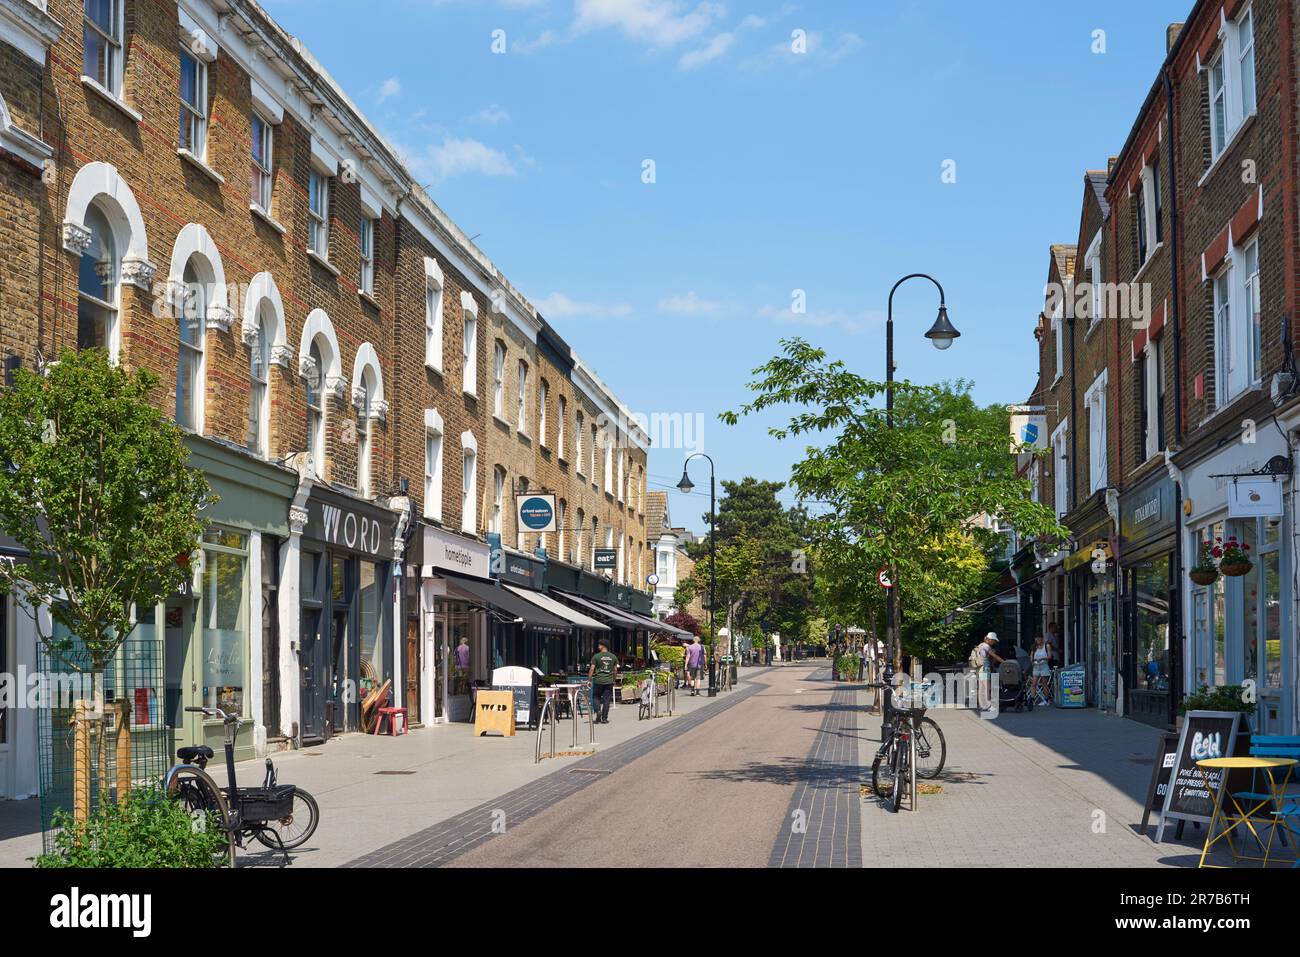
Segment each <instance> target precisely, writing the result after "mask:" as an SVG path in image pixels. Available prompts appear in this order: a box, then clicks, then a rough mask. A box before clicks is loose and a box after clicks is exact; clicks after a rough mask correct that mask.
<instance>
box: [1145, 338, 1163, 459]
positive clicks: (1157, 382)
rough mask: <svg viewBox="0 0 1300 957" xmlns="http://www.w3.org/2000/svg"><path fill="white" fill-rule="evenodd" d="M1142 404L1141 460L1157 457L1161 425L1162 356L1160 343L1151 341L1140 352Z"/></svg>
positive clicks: (1159, 450)
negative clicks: (1143, 407) (1144, 409)
mask: <svg viewBox="0 0 1300 957" xmlns="http://www.w3.org/2000/svg"><path fill="white" fill-rule="evenodd" d="M1142 352H1143V362H1142V404H1143V405H1144V406H1145V408H1146V411H1145V417H1146V425H1147V427H1146V433H1145V434H1144V435H1143V436H1142V453H1143V459H1144V460H1146V459H1150V458H1151V457H1152V456H1155V455H1159V454H1160V452H1161V451H1163V450H1162V449H1161V448H1160V432H1161V426H1162V425H1163V423H1162V422H1161V421H1160V418H1161V417H1160V393H1161V389H1162V387H1163V385H1164V382H1163V375H1162V373H1163V371H1164V370H1163V368H1162V367H1161V363H1162V362H1163V360H1164V356H1163V355H1162V354H1161V353H1162V350H1161V348H1160V341H1159V340H1157V339H1153V340H1150V341H1148V342H1147V344H1146V346H1145V347H1144V348H1143V350H1142Z"/></svg>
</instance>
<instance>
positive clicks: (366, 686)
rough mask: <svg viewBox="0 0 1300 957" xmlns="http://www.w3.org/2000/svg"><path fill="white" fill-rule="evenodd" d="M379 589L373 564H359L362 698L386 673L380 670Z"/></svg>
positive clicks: (379, 683)
mask: <svg viewBox="0 0 1300 957" xmlns="http://www.w3.org/2000/svg"><path fill="white" fill-rule="evenodd" d="M381 588H382V581H381V576H379V575H378V574H377V573H376V567H375V563H374V562H365V561H363V562H361V578H360V587H359V591H358V599H359V602H358V604H359V616H360V617H359V620H358V629H359V631H360V641H361V665H360V667H361V689H360V690H361V696H362V698H363V699H364V698H365V696H366V695H368V694H370V693H371V692H372V691H374V690H375V689H376V688H378V687H379V686H380V685H381V684H383V681H384V675H385V673H386V671H387V669H386V668H385V667H384V661H385V656H384V648H385V642H384V637H383V615H382V614H381V613H380V600H381V599H382V598H383V594H382V590H381Z"/></svg>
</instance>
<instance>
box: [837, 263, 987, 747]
mask: <svg viewBox="0 0 1300 957" xmlns="http://www.w3.org/2000/svg"><path fill="white" fill-rule="evenodd" d="M909 279H928V280H930V282H932V283H934V287H935V288H936V289H938V290H939V315H938V317H937V318H936V319H935V320H934V325H932V326H931V327H930V329H929V331H927V332H926V334H925V337H926V338H927V339H929V340H930V342H931V343H933V344H934V347H935V348H936V349H938V350H940V351H941V352H942V351H943V350H945V349H947V348H948V347H949V346H951V345H952V341H953V340H954V339H956V338H957V337H958V336H960V335H961V333H960V332H958V331H957V329H956V327H955V326H954V325H953V324H952V323H951V322H949V321H948V306H947V305H946V303H945V302H944V295H943V286H941V285H939V280H937V279H935V278H934V277H933V276H929V275H926V274H925V273H923V272H914V273H909V274H908V275H906V276H904V277H903V278H902V279H900V280H898V282H896V283H894V288H893V289H891V290H889V309H888V312H887V316H886V320H885V423H886V425H887V426H888V427H889V428H891V429H892V428H893V427H894V293H895V292H897V291H898V287H899V286H901V285H902V284H903V283H905V282H907V281H908V280H909ZM889 572H890V576H889V577H890V581H891V585H892V587H891V588H887V589H886V590H885V627H886V631H887V633H888V635H889V647H888V650H887V652H886V658H885V672H884V675H883V678H884V684H885V704H884V707H883V708H882V709H881V716H882V717H883V718H884V719H885V720H886V721H887V720H888V715H889V708H890V705H891V703H892V688H891V686H892V683H893V680H894V658H895V656H896V655H897V654H898V652H899V645H898V641H899V636H898V629H897V628H896V627H895V623H894V611H895V605H894V590H895V589H896V588H897V587H898V576H897V575H895V574H894V569H892V568H891V569H890V570H889ZM831 668H832V670H834V665H832V666H831ZM882 735H883V729H882Z"/></svg>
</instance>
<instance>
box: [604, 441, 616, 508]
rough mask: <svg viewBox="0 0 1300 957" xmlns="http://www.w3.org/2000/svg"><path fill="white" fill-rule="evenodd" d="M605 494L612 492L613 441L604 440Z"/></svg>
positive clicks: (611, 493)
mask: <svg viewBox="0 0 1300 957" xmlns="http://www.w3.org/2000/svg"><path fill="white" fill-rule="evenodd" d="M605 494H606V495H613V494H614V443H613V442H612V441H610V439H609V438H608V437H607V438H606V440H605Z"/></svg>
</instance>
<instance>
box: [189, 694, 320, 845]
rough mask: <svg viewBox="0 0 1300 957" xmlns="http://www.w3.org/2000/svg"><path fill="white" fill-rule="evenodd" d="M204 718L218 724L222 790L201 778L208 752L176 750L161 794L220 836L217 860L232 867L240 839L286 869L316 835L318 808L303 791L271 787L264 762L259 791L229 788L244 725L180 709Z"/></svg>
mask: <svg viewBox="0 0 1300 957" xmlns="http://www.w3.org/2000/svg"><path fill="white" fill-rule="evenodd" d="M185 710H186V711H193V712H199V713H202V714H204V715H207V716H208V717H210V718H220V719H221V722H222V724H223V725H224V728H225V737H226V740H225V752H226V777H227V779H228V780H229V782H230V783H229V786H228V787H224V788H223V787H218V786H217V783H216V781H214V780H213V779H212V776H211V775H209V774H208V772H207V766H208V761H209V760H211V759H212V756H213V753H212V749H211V748H210V747H208V746H207V745H206V744H200V745H195V746H193V747H188V748H180V749H179V750H178V751H177V752H176V757H177V758H179V759H180V764H177V765H176V766H175V767H173V768H172V769H171V770H170V771H168V772H167V774H166V775H165V776H164V777H163V789H164V790H165V791H166V792H167V794H168V795H169V796H170V797H171V798H172V799H173V800H176V801H179V802H180V803H181V805H182V806H183V807H184V808H185V809H186V810H187V811H188V812H189V813H190V816H191V817H192V818H194V820H195V823H196V826H198V827H207V826H209V825H210V824H215V826H217V827H220V828H221V830H222V831H223V832H224V834H225V840H224V841H223V846H222V849H221V850H220V851H219V852H218V857H219V858H220V859H222V860H223V861H225V862H227V863H229V864H230V866H231V867H234V866H235V849H236V848H239V847H243V846H244V838H245V837H252V838H254V839H255V840H256V841H257V842H258V843H260V844H262V845H264V846H266V847H269V848H270V849H271V850H278V851H280V852H281V853H283V854H284V856H285V863H289V862H290V859H289V855H288V851H290V850H292V849H293V848H295V847H300V846H301V845H302V844H303V843H305V842H306V841H307V839H308V838H310V837H311V836H312V834H314V833H315V832H316V825H317V824H318V823H320V806H319V805H318V804H317V803H316V799H315V798H314V797H312V796H311V795H310V794H309V793H308V792H307V791H306V790H304V789H303V788H300V787H297V786H295V785H292V784H277V783H276V776H275V765H274V764H272V763H271V759H270V758H267V759H266V777H265V778H264V779H263V781H262V786H261V787H257V788H241V787H237V786H236V785H235V736H236V735H237V734H238V733H239V728H240V727H241V726H242V725H243V724H245V723H246V722H243V721H241V720H240V718H239V715H238V714H235V713H231V714H227V713H226V712H224V711H222V710H221V709H220V708H186V709H185Z"/></svg>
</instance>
